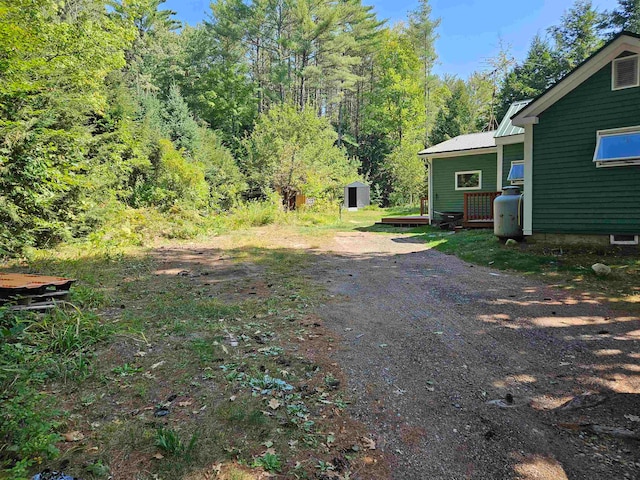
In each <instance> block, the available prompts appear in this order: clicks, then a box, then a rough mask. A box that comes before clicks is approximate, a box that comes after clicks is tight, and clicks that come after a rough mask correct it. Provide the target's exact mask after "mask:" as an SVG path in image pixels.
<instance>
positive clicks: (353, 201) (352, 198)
mask: <svg viewBox="0 0 640 480" xmlns="http://www.w3.org/2000/svg"><path fill="white" fill-rule="evenodd" d="M357 206H358V189H357V188H356V187H349V208H354V207H357Z"/></svg>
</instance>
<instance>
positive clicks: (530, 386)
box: [297, 232, 640, 480]
mask: <svg viewBox="0 0 640 480" xmlns="http://www.w3.org/2000/svg"><path fill="white" fill-rule="evenodd" d="M297 246H298V247H299V248H304V247H305V245H304V244H299V245H297ZM312 254H313V255H315V261H314V262H313V263H312V265H313V266H312V267H311V268H310V270H309V271H308V280H309V281H310V282H313V283H320V284H324V285H325V286H326V288H327V289H328V291H329V294H330V296H329V300H328V301H327V302H326V303H325V304H323V305H321V306H320V307H319V308H318V311H317V313H318V315H319V316H320V317H321V318H322V319H323V320H324V324H325V326H326V327H328V328H330V329H331V330H333V331H334V332H336V333H337V334H339V335H340V336H341V339H342V342H341V343H342V345H341V348H339V349H338V351H337V352H336V353H334V358H335V361H336V362H338V363H339V364H340V366H341V367H342V369H343V371H344V372H345V374H346V376H347V377H348V388H349V390H350V393H351V394H352V395H353V398H354V399H355V400H354V403H353V404H352V405H351V414H352V415H353V416H354V417H355V418H356V419H358V420H360V421H362V422H363V423H364V424H365V425H366V426H367V427H368V428H369V429H370V431H371V432H372V435H373V438H374V440H375V441H376V443H377V448H378V449H381V450H382V451H383V452H384V454H385V457H386V459H387V461H388V462H389V464H390V470H391V471H392V472H393V474H392V478H395V479H405V480H408V479H431V480H436V479H443V480H444V479H447V480H453V479H513V478H516V479H525V480H529V479H530V480H534V479H535V480H538V479H545V480H546V479H563V478H569V479H572V480H573V479H590V480H593V479H614V478H615V479H624V478H640V449H638V441H639V439H640V436H639V435H640V396H639V395H638V394H639V393H640V363H639V361H638V360H639V359H640V348H639V346H638V340H640V324H639V323H638V318H635V317H631V316H628V315H625V314H624V313H621V312H619V311H613V310H611V309H609V308H608V307H607V306H605V305H601V304H599V303H598V302H597V301H595V300H593V299H592V298H591V297H590V296H589V295H587V294H582V293H579V292H575V291H566V290H560V289H558V288H553V287H551V286H548V285H545V284H543V283H540V282H539V281H536V280H532V279H528V278H526V277H524V276H521V275H517V274H507V273H504V272H498V271H493V270H491V269H489V268H484V267H479V266H474V265H470V264H468V263H466V262H463V261H461V260H459V259H457V258H455V257H453V256H447V255H444V254H441V253H439V252H436V251H434V250H429V249H427V248H426V246H425V244H424V240H418V239H414V238H412V237H411V236H410V235H400V234H398V235H380V234H373V233H364V232H349V233H338V234H336V236H335V238H334V239H333V240H332V241H331V242H330V243H329V244H328V245H327V246H325V247H320V248H318V249H314V250H313V251H312ZM585 394H591V395H590V396H585V397H583V396H582V395H585ZM572 399H574V400H573V402H572V403H570V404H569V405H567V406H565V407H564V408H560V407H561V406H562V405H563V404H565V403H566V402H569V401H571V400H572Z"/></svg>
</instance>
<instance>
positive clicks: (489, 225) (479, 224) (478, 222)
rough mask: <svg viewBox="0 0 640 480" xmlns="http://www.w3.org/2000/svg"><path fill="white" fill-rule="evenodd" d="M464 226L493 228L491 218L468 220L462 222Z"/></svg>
mask: <svg viewBox="0 0 640 480" xmlns="http://www.w3.org/2000/svg"><path fill="white" fill-rule="evenodd" d="M462 226H463V227H464V228H493V220H470V221H466V222H464V221H463V222H462Z"/></svg>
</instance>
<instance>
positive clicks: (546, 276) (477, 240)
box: [420, 227, 640, 310]
mask: <svg viewBox="0 0 640 480" xmlns="http://www.w3.org/2000/svg"><path fill="white" fill-rule="evenodd" d="M420 235H422V236H423V237H424V238H425V240H426V241H427V244H428V245H429V246H430V247H431V248H434V249H436V250H438V251H440V252H443V253H447V254H450V255H456V256H457V257H459V258H461V259H462V260H465V261H467V262H470V263H474V264H477V265H484V266H488V267H491V268H497V269H501V270H512V271H516V272H520V273H523V274H526V275H533V276H536V277H537V278H541V279H543V280H544V281H546V282H547V283H552V284H554V285H558V286H560V287H562V288H567V289H576V290H582V291H585V292H589V293H591V294H593V295H594V296H596V297H599V298H602V299H604V300H608V301H610V302H612V303H613V304H614V305H619V306H621V307H623V308H625V309H632V310H637V309H638V307H639V305H640V298H639V297H638V295H639V293H640V287H639V285H640V259H639V258H638V255H637V252H635V251H629V250H624V249H619V248H607V247H578V246H569V247H558V246H551V245H545V244H528V243H526V242H522V243H519V244H518V245H515V246H505V245H504V244H503V243H502V242H500V241H499V240H498V239H497V238H496V237H495V236H494V235H493V232H491V231H488V230H463V231H460V232H457V233H455V234H451V232H442V231H440V230H438V229H435V228H432V227H428V228H427V229H426V230H425V231H424V232H423V233H421V234H420ZM594 263H605V264H607V265H609V266H610V267H611V268H612V274H611V275H610V276H608V277H598V276H597V275H595V273H594V272H593V271H592V269H591V265H593V264H594Z"/></svg>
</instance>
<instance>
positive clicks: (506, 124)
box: [495, 99, 531, 138]
mask: <svg viewBox="0 0 640 480" xmlns="http://www.w3.org/2000/svg"><path fill="white" fill-rule="evenodd" d="M530 103H531V99H529V100H520V101H519V102H513V103H512V104H511V106H510V107H509V110H508V111H507V114H506V115H505V116H504V118H503V119H502V122H500V126H499V127H498V130H497V131H496V137H495V138H500V137H510V136H511V135H520V134H522V133H524V128H522V127H516V126H515V125H514V124H513V123H512V122H511V117H513V116H514V115H515V114H516V113H518V112H519V111H520V110H522V109H523V108H524V107H526V106H527V105H529V104H530Z"/></svg>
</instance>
